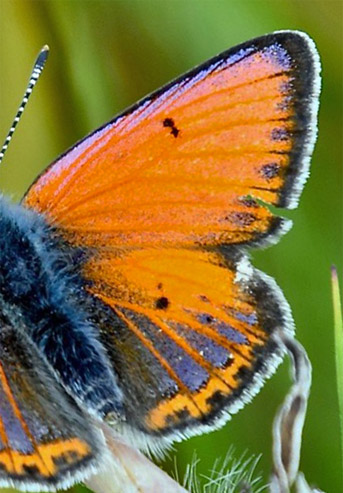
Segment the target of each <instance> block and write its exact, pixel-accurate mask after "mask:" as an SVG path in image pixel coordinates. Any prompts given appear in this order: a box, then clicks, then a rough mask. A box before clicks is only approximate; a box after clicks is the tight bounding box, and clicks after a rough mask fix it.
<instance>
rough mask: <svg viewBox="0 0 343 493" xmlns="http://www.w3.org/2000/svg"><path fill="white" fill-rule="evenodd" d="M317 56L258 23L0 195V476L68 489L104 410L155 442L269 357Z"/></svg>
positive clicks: (281, 321)
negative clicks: (268, 261)
mask: <svg viewBox="0 0 343 493" xmlns="http://www.w3.org/2000/svg"><path fill="white" fill-rule="evenodd" d="M319 72H320V64H319V56H318V53H317V50H316V48H315V45H314V43H313V41H312V40H311V39H310V38H309V37H308V36H307V35H306V34H304V33H301V32H297V31H280V32H275V33H272V34H268V35H265V36H262V37H259V38H256V39H253V40H251V41H248V42H246V43H243V44H241V45H239V46H237V47H234V48H232V49H229V50H228V51H225V52H224V53H221V54H220V55H218V56H216V57H215V58H212V59H211V60H209V61H207V62H206V63H204V64H203V65H200V66H198V67H196V68H195V69H193V70H191V71H190V72H188V73H186V74H185V75H183V76H181V77H180V78H178V79H176V80H174V81H173V82H171V83H170V84H168V85H166V86H165V87H163V88H162V89H159V90H158V91H156V92H154V93H152V94H151V95H149V96H147V97H145V98H144V99H143V100H142V101H140V102H138V103H137V104H136V105H134V106H132V107H131V108H129V109H128V110H126V111H125V112H124V113H122V114H121V115H119V116H117V117H116V118H114V120H112V121H110V122H109V123H106V124H105V125H104V126H103V127H101V128H99V129H98V130H96V131H95V132H93V133H91V134H90V135H88V136H87V137H85V138H84V139H83V140H81V141H80V142H78V143H77V144H75V145H74V146H73V147H72V148H71V149H69V150H68V151H67V152H66V153H64V154H63V155H61V156H60V157H59V158H58V159H57V160H56V161H55V162H53V163H52V164H51V165H50V166H49V167H48V168H47V169H46V170H45V171H43V173H42V174H41V175H40V176H39V177H38V178H37V179H36V181H35V182H34V183H33V184H32V185H31V187H30V188H29V190H28V191H27V193H26V195H25V197H24V198H23V200H22V202H21V203H20V204H12V203H10V202H9V201H7V199H6V198H4V197H3V196H2V197H1V198H0V320H1V326H0V347H1V351H0V485H1V486H15V487H17V488H22V489H24V490H25V489H29V490H30V491H35V490H36V491H37V490H53V489H54V488H60V487H68V486H70V485H71V484H73V483H75V482H76V481H79V480H82V479H84V478H86V477H87V476H88V475H89V474H90V473H91V472H92V471H94V470H96V469H97V467H98V466H99V464H100V463H101V461H102V457H103V455H104V453H105V448H106V445H105V443H104V440H103V438H102V434H101V433H100V432H99V430H98V428H97V426H96V425H95V424H94V423H96V422H97V420H101V421H105V422H108V423H110V424H111V426H112V427H113V428H114V429H115V430H116V431H117V432H118V433H120V434H121V435H122V436H123V438H124V440H126V441H127V443H129V444H133V445H134V446H135V447H137V448H140V449H143V450H147V449H151V450H155V449H156V448H163V447H166V446H168V444H170V443H171V442H172V441H174V440H180V439H182V438H185V437H189V436H192V435H196V434H200V433H203V432H207V431H210V430H212V429H216V428H218V427H220V426H222V425H223V424H224V423H225V422H226V421H227V420H228V419H229V418H230V416H231V415H232V414H233V413H235V412H237V411H238V410H239V409H240V408H242V407H243V406H244V404H245V403H246V402H248V401H249V400H250V399H251V398H252V396H253V395H255V394H256V393H257V391H258V390H259V389H260V387H261V386H262V384H263V382H264V380H265V379H266V378H267V377H269V376H270V375H271V374H272V373H273V372H274V371H275V369H276V367H277V365H278V364H279V363H280V361H281V359H282V356H283V353H282V350H281V349H280V348H279V347H278V346H277V344H276V343H275V342H274V339H273V334H274V332H275V331H276V330H283V331H286V332H288V333H293V330H294V324H293V320H292V315H291V311H290V308H289V306H288V303H287V301H286V300H285V298H284V295H283V293H282V291H281V290H280V288H279V287H278V286H277V284H276V283H275V281H274V280H273V279H272V278H270V277H269V276H267V275H266V274H264V273H262V272H260V271H258V270H257V269H255V268H254V267H253V266H252V264H251V263H250V260H249V257H248V253H247V249H249V248H250V247H252V246H265V245H270V244H272V243H275V242H276V241H277V240H278V239H279V237H280V236H281V235H282V234H283V233H285V232H286V231H287V230H288V229H289V227H290V221H289V220H288V219H284V218H282V217H278V216H275V215H274V214H273V213H272V212H271V211H270V208H269V206H270V205H273V206H276V207H280V208H289V209H292V208H294V207H296V205H297V202H298V199H299V196H300V193H301V191H302V188H303V185H304V182H305V180H306V178H307V176H308V169H309V163H310V156H311V153H312V150H313V147H314V142H315V139H316V133H317V123H316V121H317V109H318V99H319V91H320V77H319Z"/></svg>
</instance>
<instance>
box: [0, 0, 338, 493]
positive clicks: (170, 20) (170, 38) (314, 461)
mask: <svg viewBox="0 0 343 493" xmlns="http://www.w3.org/2000/svg"><path fill="white" fill-rule="evenodd" d="M278 29H300V30H304V31H306V32H307V33H309V34H310V35H311V36H312V37H313V39H314V40H315V42H316V44H317V46H318V50H319V52H320V55H321V58H322V63H323V93H322V98H321V108H320V117H319V139H318V143H317V146H316V149H315V153H314V157H313V160H312V173H311V177H310V180H309V182H308V184H307V186H306V187H305V191H304V193H303V196H302V199H301V202H300V207H299V209H298V210H297V211H294V212H292V213H289V214H287V215H288V216H289V217H291V218H292V219H294V227H293V229H292V231H291V232H290V233H289V234H288V235H287V236H285V237H284V238H283V239H282V241H281V242H280V243H279V244H278V245H276V246H274V247H272V248H270V249H268V250H265V251H258V252H257V251H254V252H253V259H254V263H255V265H256V266H258V267H259V268H261V269H263V270H264V271H266V272H267V273H268V274H271V275H272V276H274V277H275V278H276V280H277V282H278V283H279V285H280V286H281V287H282V289H283V290H284V293H285V295H286V297H287V299H288V300H289V302H290V304H291V306H292V308H293V313H294V318H295V321H296V325H297V334H298V338H299V340H300V341H301V342H302V343H303V344H304V346H305V347H306V348H307V351H308V353H309V356H310V358H311V361H312V364H313V386H312V393H311V399H310V404H309V409H308V417H307V421H306V426H305V431H304V438H303V449H302V459H301V469H302V470H303V471H304V472H305V473H306V476H307V479H308V480H309V481H310V482H311V483H314V484H316V485H318V486H319V487H320V488H321V489H323V490H325V491H327V492H340V491H343V486H342V470H341V464H342V457H341V450H340V438H339V419H338V407H337V397H336V389H335V369H334V340H333V317H332V309H331V291H330V265H331V264H332V263H335V264H336V265H337V266H338V269H339V274H340V275H341V274H342V272H343V266H342V46H343V36H342V30H343V2H342V1H341V0H339V1H332V0H331V1H330V0H325V1H315V0H311V1H310V0H309V1H306V0H304V1H291V0H274V1H265V0H251V1H248V0H247V1H244V0H236V1H235V0H226V1H220V0H217V1H216V0H212V1H210V0H208V1H204V0H173V1H171V0H169V1H168V0H155V1H153V0H140V1H138V0H137V1H130V0H122V1H85V0H73V1H59V0H55V1H37V0H36V1H31V0H23V1H16V0H0V50H1V51H0V71H1V72H0V80H1V92H0V97H1V100H0V108H1V121H0V125H1V129H0V135H2V136H3V137H1V138H4V137H5V135H6V133H7V130H8V128H9V126H10V124H11V121H12V118H13V116H14V114H15V111H16V109H17V105H18V102H19V100H20V98H21V96H22V93H23V90H24V87H25V84H26V81H27V78H28V76H29V72H30V70H31V66H32V63H33V60H34V58H35V56H36V54H37V52H38V51H39V49H40V48H41V46H42V45H43V44H45V43H48V44H49V45H50V48H51V55H50V59H49V62H48V65H47V68H46V71H45V73H44V75H43V77H42V79H41V81H40V82H39V84H38V87H37V89H36V91H35V93H34V95H33V97H32V100H31V102H30V104H29V107H28V109H27V110H26V112H25V114H24V117H23V119H22V122H21V124H20V125H19V128H18V132H17V134H16V136H15V138H14V141H13V142H12V145H11V146H10V148H9V150H8V153H7V156H6V159H5V162H4V163H3V166H2V167H1V171H0V180H1V190H3V191H5V192H6V193H9V194H11V195H12V196H13V198H14V199H19V198H20V197H21V196H22V194H23V192H24V191H25V190H26V188H27V187H28V185H29V184H30V182H31V181H32V180H33V179H34V178H35V176H36V175H37V174H38V173H39V172H40V171H41V170H42V169H43V168H44V167H45V166H46V165H47V164H48V163H49V162H51V161H52V160H53V159H54V158H55V157H56V156H57V155H58V154H59V153H61V152H62V151H63V150H65V149H66V148H67V147H69V146H70V145H72V144H73V143H74V142H75V141H76V140H78V139H80V138H81V137H83V136H84V135H85V134H87V133H88V132H90V131H91V130H93V129H94V128H96V127H97V126H99V125H100V124H102V123H104V122H105V121H106V120H109V119H111V118H112V117H113V115H115V114H116V113H117V112H119V111H121V110H123V109H124V108H125V107H126V106H128V105H130V104H131V103H133V102H135V101H136V100H137V99H138V98H141V97H142V96H144V95H145V94H146V93H148V92H150V91H152V90H153V89H155V88H157V87H159V86H161V85H162V84H164V83H166V82H168V81H169V80H170V79H172V78H174V77H175V76H177V75H179V74H181V73H182V72H184V71H186V70H188V69H189V68H191V67H193V66H194V65H196V64H198V63H200V62H202V61H204V60H206V59H207V58H209V57H211V56H213V55H215V54H216V53H218V52H220V51H223V50H225V49H227V48H228V47H230V46H233V45H235V44H237V43H240V42H242V41H245V40H247V39H249V38H253V37H255V36H259V35H261V34H264V33H267V32H270V31H275V30H278ZM289 382H290V381H289V374H288V363H284V364H283V365H282V367H281V368H280V370H279V371H278V372H277V375H275V376H274V377H273V378H272V379H271V380H270V381H269V382H268V383H267V384H266V386H265V388H264V389H263V390H262V391H261V393H260V394H259V395H258V396H257V397H256V398H255V399H254V401H253V403H251V404H250V405H248V406H247V407H246V408H245V409H244V410H243V411H241V412H240V413H239V414H238V415H237V416H235V417H234V419H233V420H232V421H231V422H229V423H228V424H227V425H226V426H225V428H223V429H222V430H220V431H217V432H214V433H211V434H209V435H204V436H202V437H198V438H194V439H191V440H188V441H186V442H183V443H182V444H180V445H178V446H177V447H176V452H175V453H176V455H177V462H178V464H179V468H180V471H181V474H182V471H184V469H185V466H186V464H187V463H189V462H190V460H191V457H192V454H193V451H194V450H196V451H197V454H198V456H199V457H200V459H201V464H200V471H201V472H203V473H205V474H207V473H208V471H209V469H210V468H211V466H212V464H213V462H214V460H215V459H216V458H217V457H220V456H225V454H226V452H227V450H228V448H229V447H230V445H232V444H233V445H234V447H235V449H236V455H237V456H239V455H241V454H242V453H243V452H244V451H245V450H248V451H249V453H252V454H260V453H262V454H263V456H262V459H261V461H260V464H259V467H258V468H259V469H260V470H261V471H262V472H263V474H264V476H265V478H267V477H268V474H269V471H270V465H271V424H272V420H273V416H274V413H275V411H276V409H277V407H278V405H279V403H280V402H281V400H282V399H283V397H284V395H285V393H286V390H287V388H288V387H289ZM171 455H173V454H171ZM165 467H166V468H167V469H168V467H173V466H172V461H171V460H169V462H168V461H167V462H166V464H165ZM71 491H73V492H74V493H76V492H81V491H86V490H85V489H84V487H82V486H76V487H74V488H73V489H71Z"/></svg>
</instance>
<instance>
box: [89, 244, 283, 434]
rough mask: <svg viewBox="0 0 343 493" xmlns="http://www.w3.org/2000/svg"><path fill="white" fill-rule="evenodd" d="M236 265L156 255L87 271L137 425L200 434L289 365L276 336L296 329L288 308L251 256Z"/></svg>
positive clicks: (133, 256)
mask: <svg viewBox="0 0 343 493" xmlns="http://www.w3.org/2000/svg"><path fill="white" fill-rule="evenodd" d="M230 257H231V258H230V260H228V259H227V258H225V257H224V256H223V255H221V254H220V253H215V252H207V251H199V250H192V249H172V248H169V249H158V250H157V251H156V250H155V249H153V248H151V249H143V250H141V249H140V250H133V251H131V252H129V253H127V254H123V253H118V254H117V255H115V254H114V253H112V252H107V253H103V254H101V255H99V256H97V257H94V258H92V259H91V260H90V261H89V262H88V263H87V264H86V266H85V269H84V275H85V277H86V278H88V279H91V281H92V284H91V287H90V288H89V291H90V292H91V293H92V294H93V295H94V296H95V297H96V298H97V299H98V300H99V301H100V302H102V303H103V304H104V305H105V306H107V307H110V308H111V310H112V314H111V313H109V314H107V316H106V315H105V316H104V317H102V322H101V334H102V340H103V342H104V344H105V347H106V348H107V350H108V353H109V356H110V358H111V360H112V361H113V362H114V367H115V371H116V373H117V374H118V380H119V382H120V383H121V385H122V389H123V394H124V407H125V409H126V417H127V423H128V424H130V425H133V426H135V427H136V428H139V429H140V430H143V431H146V432H149V433H153V434H161V433H163V434H167V433H175V431H176V430H185V428H186V429H187V433H191V432H192V430H193V432H194V430H195V431H197V432H199V431H200V430H203V428H204V426H205V427H206V426H211V425H212V424H213V421H214V420H215V419H216V418H218V415H224V416H228V415H229V414H230V413H232V412H235V410H237V409H239V408H240V407H242V405H243V403H244V402H245V401H246V400H248V399H249V397H251V396H252V395H254V394H255V393H256V392H257V390H258V389H259V387H260V386H261V384H262V381H263V375H264V376H265V375H266V374H269V373H271V372H272V371H273V370H274V368H275V366H276V364H277V363H278V362H279V361H280V351H279V350H278V349H277V348H276V347H275V344H274V343H273V341H272V340H271V339H270V335H271V334H272V332H273V330H274V328H275V327H279V328H280V329H282V328H285V329H286V330H292V329H293V327H292V322H291V316H290V312H289V309H288V305H287V303H286V301H285V300H284V298H283V296H282V293H281V292H280V291H279V290H278V288H277V287H276V286H275V283H273V281H272V280H271V279H270V278H268V277H267V276H264V275H262V274H261V273H260V272H258V271H257V270H255V269H253V267H252V266H251V265H250V264H249V262H248V260H247V258H246V257H245V256H241V255H240V254H239V253H238V252H236V254H234V252H231V255H230ZM98 311H99V313H102V312H103V310H102V309H101V307H100V305H99V307H98Z"/></svg>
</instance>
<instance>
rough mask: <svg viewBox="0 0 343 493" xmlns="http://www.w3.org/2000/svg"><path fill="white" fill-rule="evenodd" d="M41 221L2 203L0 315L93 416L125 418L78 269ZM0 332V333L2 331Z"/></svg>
mask: <svg viewBox="0 0 343 493" xmlns="http://www.w3.org/2000/svg"><path fill="white" fill-rule="evenodd" d="M80 265H82V252H80V251H78V250H75V249H71V248H70V247H68V246H67V245H66V244H65V243H64V242H63V241H62V240H61V239H60V238H59V237H58V236H57V235H56V233H55V232H54V231H53V230H52V229H51V228H49V227H48V226H47V225H46V223H45V221H44V219H43V217H42V216H40V215H37V214H36V213H34V212H32V211H28V210H26V209H25V208H23V207H22V206H18V205H12V204H9V203H8V202H7V201H5V200H4V199H3V198H0V311H1V313H2V314H3V315H4V316H5V317H6V319H7V320H9V321H10V324H11V325H12V326H13V327H17V326H19V325H20V326H21V327H24V329H25V332H27V334H28V335H29V337H30V338H31V340H32V341H33V342H34V343H35V345H36V346H37V348H38V349H39V350H40V351H41V353H42V356H43V355H44V356H45V358H46V360H47V361H48V362H49V363H50V364H51V366H52V367H53V368H54V370H55V372H56V373H57V374H58V376H59V378H60V380H61V381H62V383H63V384H64V386H65V387H66V389H67V390H69V391H72V392H73V395H74V396H76V397H77V399H78V400H79V401H80V403H82V402H85V403H86V404H87V408H88V409H89V410H90V411H91V412H93V413H94V414H96V415H98V416H100V417H103V416H105V415H106V414H108V413H109V412H113V413H115V414H121V413H122V395H121V391H120V389H119V387H118V385H117V382H116V377H115V375H114V373H113V371H112V369H111V368H110V366H109V363H108V362H107V357H106V354H105V350H104V349H103V347H102V346H101V344H100V343H99V342H98V340H97V337H96V333H95V330H94V328H93V326H92V324H91V323H90V322H89V320H88V318H87V310H86V309H83V306H85V305H87V296H88V295H87V294H86V293H85V291H84V290H83V283H82V278H81V276H80V275H79V274H78V269H79V267H80ZM0 330H1V329H0Z"/></svg>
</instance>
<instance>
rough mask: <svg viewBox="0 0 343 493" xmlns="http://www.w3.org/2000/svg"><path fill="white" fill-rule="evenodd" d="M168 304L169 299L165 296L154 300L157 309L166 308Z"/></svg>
mask: <svg viewBox="0 0 343 493" xmlns="http://www.w3.org/2000/svg"><path fill="white" fill-rule="evenodd" d="M169 304H170V301H169V300H168V298H166V297H165V296H161V298H158V299H157V300H156V303H155V306H156V308H157V309H158V310H166V309H167V308H168V306H169Z"/></svg>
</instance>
